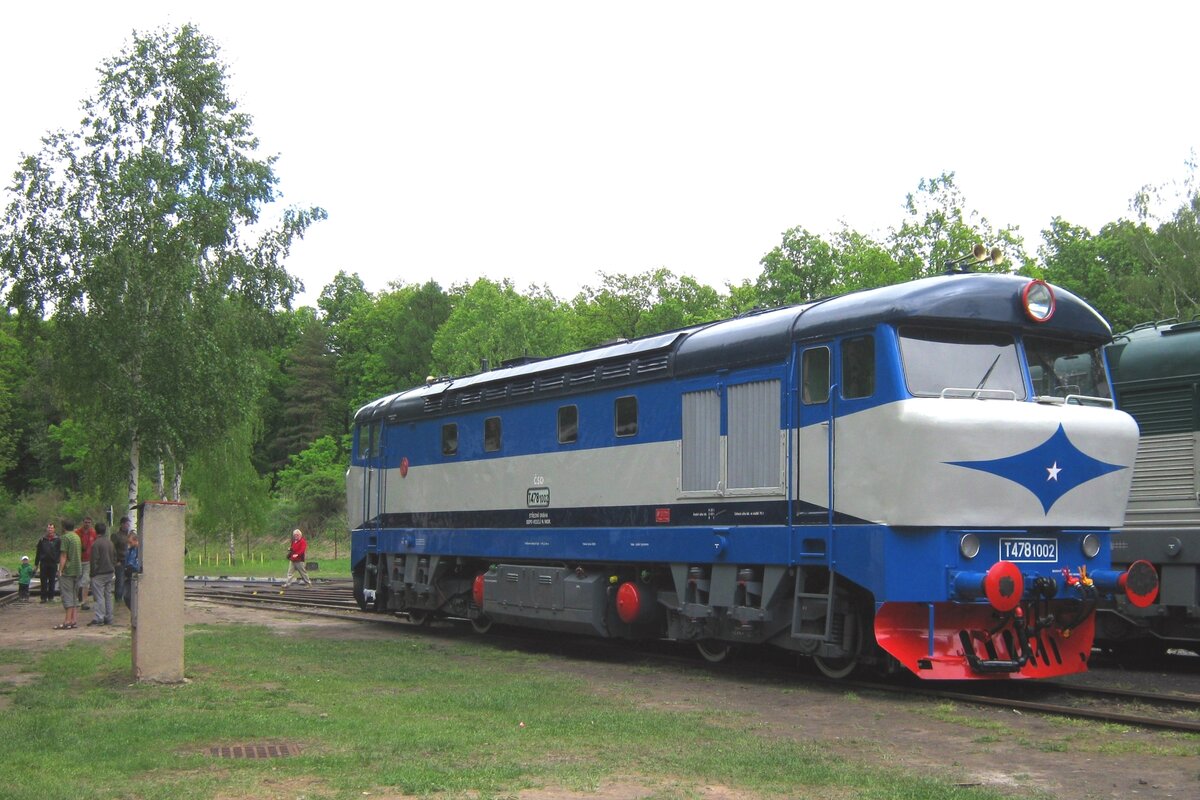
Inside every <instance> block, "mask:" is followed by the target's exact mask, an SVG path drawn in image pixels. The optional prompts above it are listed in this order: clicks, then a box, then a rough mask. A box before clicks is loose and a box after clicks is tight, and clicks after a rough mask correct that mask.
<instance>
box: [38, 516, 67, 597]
mask: <svg viewBox="0 0 1200 800" xmlns="http://www.w3.org/2000/svg"><path fill="white" fill-rule="evenodd" d="M61 547H62V542H60V541H59V539H58V536H57V535H56V534H55V533H54V523H53V522H51V523H50V524H49V525H47V526H46V535H45V536H43V537H42V538H40V539H38V543H37V553H36V554H35V555H34V557H33V560H34V561H35V562H37V567H38V572H39V573H40V574H41V592H40V593H39V594H40V596H41V598H42V602H43V603H49V602H51V601H52V600H54V587H55V584H57V583H58V557H59V555H60V554H61V553H62V550H61V549H60V548H61Z"/></svg>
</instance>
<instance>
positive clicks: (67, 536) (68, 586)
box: [54, 525, 83, 631]
mask: <svg viewBox="0 0 1200 800" xmlns="http://www.w3.org/2000/svg"><path fill="white" fill-rule="evenodd" d="M63 530H65V531H66V533H64V534H63V536H62V548H61V550H62V554H61V555H60V556H59V557H58V593H59V596H60V597H62V604H63V621H62V625H55V626H54V630H56V631H66V630H71V629H72V628H74V627H75V624H76V622H78V620H79V596H78V595H77V594H76V592H77V591H79V575H80V573H81V572H82V571H83V561H82V559H81V558H80V551H81V550H82V549H83V548H82V545H81V544H80V543H79V534H78V533H75V531H73V530H71V526H70V525H63Z"/></svg>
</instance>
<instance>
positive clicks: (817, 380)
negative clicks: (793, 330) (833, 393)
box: [802, 347, 829, 404]
mask: <svg viewBox="0 0 1200 800" xmlns="http://www.w3.org/2000/svg"><path fill="white" fill-rule="evenodd" d="M803 368H804V375H803V379H802V395H803V399H804V402H805V404H812V403H824V402H825V401H827V400H828V399H829V348H828V347H814V348H813V349H811V350H805V351H804V362H803Z"/></svg>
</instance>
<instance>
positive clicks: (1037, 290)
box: [1021, 280, 1055, 322]
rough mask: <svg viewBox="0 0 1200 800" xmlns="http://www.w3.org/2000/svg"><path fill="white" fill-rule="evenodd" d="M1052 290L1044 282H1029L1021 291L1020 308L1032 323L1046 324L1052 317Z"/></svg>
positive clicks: (1053, 302)
mask: <svg viewBox="0 0 1200 800" xmlns="http://www.w3.org/2000/svg"><path fill="white" fill-rule="evenodd" d="M1054 304H1055V301H1054V290H1053V289H1051V288H1050V284H1048V283H1046V282H1045V281H1040V280H1039V281H1030V282H1029V283H1028V284H1026V285H1025V288H1024V289H1022V290H1021V308H1023V309H1024V310H1025V316H1027V317H1029V318H1030V319H1031V320H1033V321H1034V322H1046V321H1048V320H1049V319H1050V318H1051V317H1053V316H1054Z"/></svg>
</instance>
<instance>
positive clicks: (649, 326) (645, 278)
mask: <svg viewBox="0 0 1200 800" xmlns="http://www.w3.org/2000/svg"><path fill="white" fill-rule="evenodd" d="M600 278H601V282H600V286H599V287H592V286H585V287H584V288H583V291H581V292H580V293H579V294H578V295H576V297H575V300H574V301H573V302H572V304H571V306H572V309H573V310H574V312H575V317H574V320H573V323H574V328H575V333H574V337H573V338H574V341H573V342H572V345H573V346H574V347H577V348H581V347H593V346H595V345H598V344H602V343H604V342H608V341H612V340H614V339H636V338H638V337H640V336H648V335H650V334H654V333H661V332H663V331H668V330H675V329H677V328H683V327H686V326H688V325H694V324H696V323H698V322H709V321H711V320H714V319H720V318H722V317H724V316H727V315H728V305H727V303H726V302H725V300H724V298H722V297H721V295H720V294H719V293H718V292H717V291H716V290H715V289H713V288H712V287H710V286H704V285H703V284H701V283H699V282H698V281H696V280H695V279H694V278H691V277H689V276H686V275H685V276H682V277H679V276H676V275H675V274H674V273H673V272H671V271H670V270H669V269H666V268H665V267H663V268H659V269H656V270H649V271H647V272H642V273H638V274H636V275H622V274H608V273H603V272H602V273H600Z"/></svg>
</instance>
